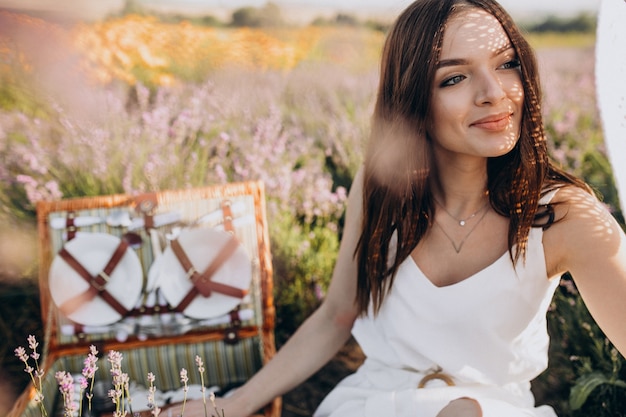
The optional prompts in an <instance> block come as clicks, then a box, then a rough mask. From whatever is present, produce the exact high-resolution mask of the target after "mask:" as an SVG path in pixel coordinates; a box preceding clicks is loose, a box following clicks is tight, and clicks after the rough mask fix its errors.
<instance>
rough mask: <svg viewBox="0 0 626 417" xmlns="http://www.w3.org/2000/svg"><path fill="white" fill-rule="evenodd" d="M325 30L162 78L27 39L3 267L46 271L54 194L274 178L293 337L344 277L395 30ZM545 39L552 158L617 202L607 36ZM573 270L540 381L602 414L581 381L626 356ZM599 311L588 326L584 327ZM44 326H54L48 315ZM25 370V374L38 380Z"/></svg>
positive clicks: (564, 404)
mask: <svg viewBox="0 0 626 417" xmlns="http://www.w3.org/2000/svg"><path fill="white" fill-rule="evenodd" d="M315 36H316V38H315V39H314V40H309V41H307V42H309V43H307V44H306V45H307V46H306V48H308V49H307V50H306V53H302V54H299V55H298V58H297V60H296V61H293V62H292V61H289V62H290V64H289V65H288V66H272V65H269V64H268V65H265V66H263V67H262V68H259V67H255V66H250V65H225V66H223V67H221V68H216V69H212V70H211V71H208V72H207V73H206V74H203V75H202V77H201V79H200V78H199V77H197V76H194V77H191V78H192V79H183V80H180V79H179V80H174V81H172V79H171V78H159V79H160V80H162V79H167V80H168V82H162V83H158V82H150V80H153V78H150V77H147V78H143V79H142V78H141V76H142V74H145V73H146V71H148V69H149V68H148V69H144V70H145V71H144V72H143V73H142V72H141V71H138V70H137V71H135V72H136V73H135V72H133V74H135V75H136V78H135V80H134V82H128V80H120V79H117V80H115V79H114V80H113V81H110V82H106V83H93V82H92V81H90V80H89V79H87V78H82V77H79V76H76V75H75V74H73V73H71V72H67V71H64V70H66V69H67V68H69V66H70V64H68V62H71V63H72V66H73V62H74V61H71V60H72V59H76V57H75V56H74V55H71V56H70V57H69V58H68V56H66V55H64V56H65V57H66V58H67V59H69V60H70V61H67V60H66V61H62V62H63V64H62V66H60V67H54V66H53V67H46V65H47V64H48V63H49V62H52V61H54V62H58V60H52V59H51V60H50V61H46V60H45V59H44V60H43V61H37V60H35V61H34V62H30V61H28V54H27V53H26V52H28V51H27V50H25V52H24V54H23V55H20V54H15V56H17V57H18V58H19V59H24V60H25V61H26V62H27V65H32V68H33V71H32V72H30V75H29V76H28V78H27V79H22V78H19V77H18V78H16V77H15V76H14V74H13V75H12V73H10V72H3V73H1V74H2V77H3V79H4V80H5V81H6V80H10V81H11V83H10V84H9V86H13V87H15V88H16V89H17V91H13V90H9V89H8V88H4V89H1V90H0V98H2V100H0V102H1V103H3V105H2V107H0V159H1V160H2V164H1V165H0V205H1V207H2V208H1V210H0V215H1V217H2V219H1V221H2V222H1V225H0V274H1V276H0V282H4V283H7V285H9V284H10V285H13V286H15V287H17V288H21V287H20V286H25V285H27V284H24V283H31V284H32V283H34V279H35V276H36V269H37V259H36V255H35V253H36V248H35V244H36V234H35V231H34V207H35V204H36V202H37V201H39V200H48V199H59V198H66V197H75V196H90V195H102V194H112V193H136V192H145V191H153V190H165V189H178V188H189V187H197V186H203V185H207V184H219V183H225V182H233V181H245V180H262V181H263V182H264V183H265V186H266V193H267V205H268V221H269V225H270V237H271V240H272V254H273V258H274V270H275V285H276V289H275V297H276V304H277V315H278V323H277V325H278V328H277V337H278V342H279V343H281V342H283V341H284V340H285V339H286V338H288V337H289V335H290V334H291V332H292V331H293V330H294V329H295V327H296V326H297V325H298V324H299V323H300V322H301V321H302V320H303V319H304V318H305V317H306V316H307V315H308V314H310V312H311V311H312V310H313V309H314V308H315V307H316V306H317V305H318V303H319V301H320V300H321V299H322V298H323V296H324V291H325V289H326V287H327V285H328V280H329V277H330V274H331V270H332V267H333V264H334V259H335V254H336V251H337V248H338V243H339V239H340V232H341V216H342V212H343V208H344V203H345V200H346V195H347V192H348V190H349V187H350V183H351V181H352V178H353V175H354V173H355V171H356V169H357V168H358V166H359V164H360V162H361V160H362V155H363V147H364V143H365V141H366V139H367V134H368V127H369V117H370V114H371V112H372V106H373V100H374V91H375V87H376V82H377V55H376V53H374V52H372V51H377V50H378V48H379V47H380V43H381V42H382V36H380V34H370V33H364V32H363V31H362V30H348V31H346V32H341V33H339V32H334V33H333V34H332V36H331V35H330V34H319V33H317V34H315ZM535 42H536V46H537V52H538V56H539V61H540V68H541V74H542V77H543V88H544V95H545V105H544V110H543V112H544V116H545V120H546V126H547V132H548V133H549V135H550V138H549V139H550V142H551V154H552V157H553V158H554V159H555V160H556V161H557V162H558V163H560V164H561V165H563V166H564V167H566V168H567V169H568V170H570V171H571V172H573V173H575V174H577V175H580V176H582V177H584V178H585V179H586V180H588V181H589V182H590V183H591V184H592V185H593V186H594V187H595V188H596V189H597V190H598V191H599V192H600V193H601V194H602V195H603V196H604V198H605V201H606V203H607V204H608V205H609V206H613V207H614V206H615V202H616V201H617V200H616V194H615V188H614V185H613V182H612V177H611V168H610V166H609V164H608V162H607V158H606V155H605V153H604V148H603V141H602V129H601V124H600V120H599V117H598V111H597V108H596V102H595V89H594V49H593V40H592V39H591V41H589V40H587V42H585V43H584V44H581V45H574V46H571V45H568V46H563V44H555V43H553V42H545V43H544V42H542V40H541V39H537V40H535ZM361 50H364V51H365V50H366V51H369V52H368V53H366V54H360V53H359V51H361ZM4 52H5V53H7V52H6V50H5V51H4ZM9 55H10V56H14V55H12V54H11V53H9ZM44 58H45V57H44ZM5 62H6V60H5ZM281 62H282V61H281ZM294 62H295V63H294ZM38 65H40V66H39V67H38ZM63 65H67V66H63ZM9 69H10V68H9ZM3 70H4V71H7V70H6V68H5V69H3ZM37 70H39V71H43V73H37ZM41 74H47V75H41ZM161 75H162V74H161ZM142 80H143V81H144V82H142ZM33 83H34V84H33ZM5 85H7V84H5ZM33 86H36V88H33ZM9 97H10V98H11V100H9V99H8V98H9ZM15 97H18V98H19V100H18V99H16V98H15ZM613 210H614V212H615V214H616V216H618V218H620V219H621V214H620V213H619V212H617V210H616V209H615V208H613ZM563 282H564V284H563V286H562V287H563V288H562V289H561V290H560V291H559V293H558V294H557V297H556V298H555V302H554V306H553V307H554V308H553V309H552V311H551V313H550V314H551V327H552V328H551V331H552V332H553V334H554V337H555V340H554V342H553V345H554V349H553V353H552V355H553V358H554V360H553V365H554V367H555V368H554V370H553V371H551V372H549V373H547V374H546V375H544V376H542V377H541V378H540V379H539V380H538V382H537V384H536V392H537V396H538V398H540V399H541V400H542V401H544V402H550V403H551V404H553V405H554V406H555V407H556V408H557V409H558V410H560V411H561V414H560V415H563V416H566V415H572V416H579V415H592V414H589V412H588V409H587V411H585V409H584V408H582V409H580V410H579V411H578V412H580V413H587V414H576V413H577V411H575V410H572V407H571V403H570V402H569V396H570V390H571V388H572V387H573V386H575V384H576V381H577V379H578V378H582V377H584V376H585V375H590V374H592V373H593V372H600V373H604V374H607V375H609V376H611V377H613V378H614V379H616V380H617V379H620V378H621V379H624V372H623V371H621V370H620V367H621V364H622V363H623V358H621V357H618V355H617V354H616V353H615V352H614V351H613V350H612V349H611V347H610V346H609V345H608V344H607V342H606V341H605V339H604V337H603V336H602V335H601V333H599V331H598V330H597V329H596V328H595V327H594V326H593V324H592V323H591V322H590V321H589V318H588V316H587V315H586V314H587V313H586V310H585V309H584V307H583V306H582V305H581V303H580V299H579V297H578V294H577V292H576V290H575V288H573V287H572V285H571V281H569V280H567V279H565V280H564V281H563ZM30 305H31V306H32V304H30ZM562 306H567V307H566V308H564V307H562ZM14 313H15V312H14ZM20 313H21V314H22V315H28V314H29V313H28V312H25V311H24V310H21V311H20ZM7 314H9V313H8V312H5V311H4V310H3V311H2V320H0V321H2V322H3V323H0V324H3V325H2V326H0V329H2V330H3V331H5V332H9V331H10V329H11V326H10V325H9V323H10V320H11V319H10V318H9V317H8V316H7ZM30 317H31V318H33V320H34V321H35V322H36V321H37V320H38V317H37V316H36V314H35V315H33V314H31V315H30ZM583 324H584V325H586V326H587V327H588V331H584V332H582V331H580V330H577V331H572V328H574V327H576V326H578V327H580V326H581V325H583ZM587 327H585V328H587ZM30 329H34V331H40V329H38V327H37V325H36V323H35V324H32V325H31V327H30ZM25 331H26V330H25ZM3 336H5V335H3ZM25 338H26V334H22V333H21V332H19V331H18V332H14V333H11V334H7V335H6V337H3V340H5V341H6V343H7V344H8V345H7V346H2V350H1V351H0V364H1V365H2V367H3V369H4V370H5V372H7V373H8V374H10V375H18V376H19V373H18V372H15V371H14V370H13V368H11V366H12V362H13V361H14V358H12V351H13V347H14V345H17V344H19V343H22V340H25ZM11 343H12V344H11ZM348 356H350V355H349V354H348ZM572 358H575V359H572ZM344 365H345V364H344ZM616 368H617V369H616ZM325 369H326V368H325ZM328 372H331V373H332V371H328ZM317 378H318V379H313V380H312V381H311V382H310V384H314V383H315V381H318V382H319V375H318V377H317ZM325 381H328V380H327V379H325ZM330 381H331V383H332V381H333V379H332V377H331V379H330ZM18 382H19V383H17V385H14V386H15V387H21V386H23V383H22V382H21V380H20V381H18ZM307 387H308V388H307V389H306V391H305V392H306V395H307V396H308V398H307V399H306V400H304V399H303V398H302V395H303V394H300V396H298V395H296V397H293V403H290V401H289V398H291V397H286V398H287V401H286V404H287V405H288V408H289V407H291V411H289V409H286V410H285V412H284V413H283V415H284V416H287V417H288V416H296V415H310V412H311V411H312V410H311V409H310V408H309V407H313V406H314V404H316V402H317V401H319V399H320V398H318V397H321V395H323V394H324V392H323V389H317V390H316V389H315V387H312V386H311V385H308V386H307ZM609 388H610V387H609ZM609 391H610V390H609ZM616 392H617V393H616ZM607 395H608V396H611V397H610V398H611V399H610V400H607V399H601V400H600V404H599V405H598V404H596V403H595V402H594V401H592V400H588V401H586V403H587V406H588V407H595V408H593V410H596V411H597V410H604V411H606V412H607V413H606V414H604V415H607V416H608V415H611V416H617V415H623V414H616V413H615V412H614V410H615V409H617V408H611V407H618V406H620V407H621V406H624V405H625V404H626V400H625V399H624V398H625V397H626V392H619V391H610V392H609V393H608V394H607ZM590 398H591V397H590ZM596 398H597V397H596ZM602 398H603V397H602ZM607 398H608V397H607ZM290 404H291V405H290ZM616 404H617V405H616ZM602 407H604V408H602ZM0 409H1V407H0ZM624 409H626V407H623V408H621V410H624ZM294 410H295V411H294ZM594 412H595V411H594ZM290 413H291V414H290ZM593 415H600V414H593Z"/></svg>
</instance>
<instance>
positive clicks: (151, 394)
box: [148, 372, 161, 417]
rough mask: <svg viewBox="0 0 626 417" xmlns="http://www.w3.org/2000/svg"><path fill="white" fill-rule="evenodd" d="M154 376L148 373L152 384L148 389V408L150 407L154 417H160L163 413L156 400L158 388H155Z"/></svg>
mask: <svg viewBox="0 0 626 417" xmlns="http://www.w3.org/2000/svg"><path fill="white" fill-rule="evenodd" d="M154 380H155V377H154V374H153V373H152V372H149V373H148V382H150V387H149V388H148V407H150V409H151V411H150V414H152V415H153V416H154V417H158V415H159V414H160V413H161V408H159V406H158V405H157V404H156V401H155V399H154V394H155V393H156V387H155V386H154Z"/></svg>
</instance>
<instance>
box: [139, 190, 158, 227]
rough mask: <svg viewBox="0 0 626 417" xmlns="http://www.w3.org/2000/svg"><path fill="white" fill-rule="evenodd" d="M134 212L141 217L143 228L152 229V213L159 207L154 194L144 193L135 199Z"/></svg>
mask: <svg viewBox="0 0 626 417" xmlns="http://www.w3.org/2000/svg"><path fill="white" fill-rule="evenodd" d="M135 204H136V208H135V209H136V211H137V212H138V213H140V214H141V215H143V221H144V224H143V225H144V227H145V228H146V229H153V228H154V213H155V212H156V209H157V206H158V205H159V199H158V197H157V195H156V193H146V194H141V195H138V196H136V197H135Z"/></svg>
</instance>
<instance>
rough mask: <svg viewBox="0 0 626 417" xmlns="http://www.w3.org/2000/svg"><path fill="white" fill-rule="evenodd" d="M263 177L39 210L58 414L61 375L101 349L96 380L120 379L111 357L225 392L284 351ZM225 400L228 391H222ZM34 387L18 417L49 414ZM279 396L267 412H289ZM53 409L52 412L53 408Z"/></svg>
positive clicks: (136, 375)
mask: <svg viewBox="0 0 626 417" xmlns="http://www.w3.org/2000/svg"><path fill="white" fill-rule="evenodd" d="M264 198H265V197H264V188H263V184H262V183H261V182H254V181H251V182H243V183H231V184H225V185H219V186H210V187H205V188H196V189H186V190H176V191H162V192H157V193H151V194H142V195H136V196H129V195H109V196H98V197H86V198H75V199H65V200H59V201H51V202H41V203H39V204H38V205H37V222H38V234H39V262H40V266H39V285H40V290H41V308H42V315H43V322H44V327H45V329H44V330H45V341H44V344H43V345H44V346H43V350H44V352H43V353H44V355H43V362H42V363H43V364H44V365H43V368H44V370H45V372H46V373H45V377H44V379H43V384H42V392H43V394H44V400H43V402H44V406H45V409H46V410H48V415H60V414H59V413H61V412H62V410H61V408H62V407H61V405H60V403H61V401H60V399H59V397H60V395H59V390H58V386H57V382H56V381H55V377H54V375H55V373H56V372H57V371H66V372H71V373H75V374H80V372H81V370H82V368H83V360H84V359H85V357H86V356H87V354H88V353H89V346H91V345H94V346H96V348H97V349H98V351H99V352H100V353H101V354H103V356H104V357H103V358H101V359H100V360H99V362H98V366H99V369H98V371H97V374H96V377H95V380H96V381H98V380H108V381H110V380H111V375H110V373H109V372H110V370H109V366H108V364H107V362H106V354H107V352H109V351H111V350H114V351H118V352H120V353H122V355H123V358H124V359H123V363H122V368H123V371H124V372H126V373H128V375H129V379H130V380H131V381H135V382H136V383H138V384H144V386H146V385H147V380H146V378H147V374H148V373H152V374H154V376H155V378H156V380H155V382H154V385H155V386H156V387H157V388H158V389H159V390H161V391H163V392H165V391H172V390H180V388H181V381H180V371H181V369H183V368H184V369H186V370H188V375H189V384H191V385H193V384H200V383H201V382H200V381H201V379H200V375H199V372H197V364H196V363H195V359H196V357H197V356H199V357H200V358H202V360H203V361H204V364H205V369H206V372H205V374H204V375H203V376H202V378H203V385H204V386H206V387H216V388H217V389H218V391H221V392H222V393H223V392H226V391H227V390H230V389H236V387H237V386H239V385H241V384H242V383H244V382H245V381H246V380H247V379H248V378H250V377H251V376H252V375H253V374H254V373H255V372H256V371H257V370H258V369H259V368H260V367H261V366H263V364H265V363H266V362H267V361H268V360H269V359H270V358H271V357H272V356H273V355H274V353H275V344H274V315H275V311H274V306H273V299H272V265H271V257H270V249H269V237H268V230H267V224H266V213H265V200H264ZM218 395H219V392H218ZM34 396H35V389H34V387H33V386H31V387H29V388H28V389H27V390H26V391H25V392H24V393H23V394H22V395H21V396H20V398H19V399H18V402H17V403H16V405H15V406H14V408H13V410H12V411H11V413H10V414H9V416H10V417H18V416H23V417H26V416H28V417H30V416H40V415H41V409H40V405H39V404H36V403H35V401H34ZM280 408H281V400H280V398H277V399H275V400H274V401H273V402H271V403H270V404H268V405H267V406H266V407H265V408H264V410H261V412H263V413H264V414H265V415H266V416H268V417H270V416H271V417H279V416H280ZM51 410H54V411H52V412H51Z"/></svg>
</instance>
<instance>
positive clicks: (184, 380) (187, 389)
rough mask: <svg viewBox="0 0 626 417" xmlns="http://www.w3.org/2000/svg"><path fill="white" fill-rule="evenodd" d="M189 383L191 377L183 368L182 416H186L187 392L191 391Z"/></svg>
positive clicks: (181, 380) (181, 372)
mask: <svg viewBox="0 0 626 417" xmlns="http://www.w3.org/2000/svg"><path fill="white" fill-rule="evenodd" d="M188 382H189V377H188V376H187V370H186V369H185V368H182V369H181V370H180V383H181V384H183V394H184V395H183V406H182V409H181V412H180V414H181V415H183V414H185V404H187V392H188V391H189V386H188V385H187V383H188Z"/></svg>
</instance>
